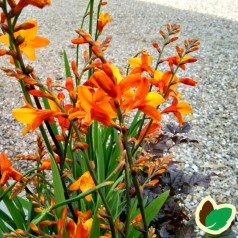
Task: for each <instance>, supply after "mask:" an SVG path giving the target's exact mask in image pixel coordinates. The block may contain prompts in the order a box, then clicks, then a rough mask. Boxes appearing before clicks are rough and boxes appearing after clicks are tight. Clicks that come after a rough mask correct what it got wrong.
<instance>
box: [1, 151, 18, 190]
mask: <svg viewBox="0 0 238 238" xmlns="http://www.w3.org/2000/svg"><path fill="white" fill-rule="evenodd" d="M0 172H1V178H0V186H4V185H5V183H6V182H7V180H8V179H10V178H13V179H14V180H16V181H20V180H21V178H22V174H21V173H20V172H18V171H17V170H16V169H14V168H13V167H12V162H11V161H10V160H9V159H8V158H7V155H6V154H5V153H4V152H2V153H0Z"/></svg>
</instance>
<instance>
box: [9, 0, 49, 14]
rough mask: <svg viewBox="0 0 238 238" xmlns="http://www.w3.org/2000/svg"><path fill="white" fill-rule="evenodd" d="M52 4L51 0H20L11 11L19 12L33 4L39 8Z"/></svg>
mask: <svg viewBox="0 0 238 238" xmlns="http://www.w3.org/2000/svg"><path fill="white" fill-rule="evenodd" d="M50 4H51V0H20V1H19V2H18V3H17V5H16V6H15V7H14V8H13V9H12V10H11V11H10V15H11V13H13V14H14V15H16V14H17V13H19V12H20V11H21V10H22V9H23V8H24V7H26V6H28V5H31V6H34V7H38V8H43V7H45V6H47V5H50Z"/></svg>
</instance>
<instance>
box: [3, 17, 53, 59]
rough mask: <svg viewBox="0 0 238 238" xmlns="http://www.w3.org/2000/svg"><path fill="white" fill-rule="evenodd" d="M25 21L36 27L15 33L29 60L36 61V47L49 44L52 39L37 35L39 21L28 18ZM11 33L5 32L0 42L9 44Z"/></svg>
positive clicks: (21, 49) (22, 50)
mask: <svg viewBox="0 0 238 238" xmlns="http://www.w3.org/2000/svg"><path fill="white" fill-rule="evenodd" d="M25 23H30V24H33V25H34V27H32V28H30V29H27V30H19V31H17V32H15V33H14V37H15V39H17V38H18V39H21V41H22V43H21V44H19V48H20V51H21V52H22V53H23V54H25V55H26V57H27V58H28V59H29V60H32V61H34V60H35V59H36V54H35V49H36V48H41V47H45V46H47V45H48V44H49V43H50V41H49V40H48V39H47V38H44V37H41V36H37V35H36V34H37V30H38V27H37V22H36V21H34V20H28V21H26V22H25ZM9 41H10V40H9V35H8V34H5V35H2V36H0V42H2V43H3V44H5V45H7V46H9V45H10V42H9Z"/></svg>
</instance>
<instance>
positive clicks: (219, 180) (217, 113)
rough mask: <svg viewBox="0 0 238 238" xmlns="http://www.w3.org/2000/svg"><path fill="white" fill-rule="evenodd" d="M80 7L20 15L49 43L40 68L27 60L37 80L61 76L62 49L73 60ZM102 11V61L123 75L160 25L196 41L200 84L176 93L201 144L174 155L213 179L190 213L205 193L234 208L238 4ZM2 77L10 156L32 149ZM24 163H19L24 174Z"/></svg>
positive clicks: (5, 147)
mask: <svg viewBox="0 0 238 238" xmlns="http://www.w3.org/2000/svg"><path fill="white" fill-rule="evenodd" d="M82 2H83V1H76V0H65V1H62V0H53V3H52V6H51V7H48V8H45V9H43V10H42V11H40V10H38V9H34V8H28V9H26V10H24V16H23V17H22V19H29V18H34V19H36V20H37V21H38V22H39V35H42V36H45V37H48V38H49V39H50V40H51V45H50V46H49V47H48V48H44V49H40V50H38V51H37V56H38V57H37V58H38V59H37V60H38V62H39V63H38V62H37V63H36V62H33V63H31V64H32V66H34V68H35V69H36V71H37V73H38V75H39V76H40V77H41V78H42V79H43V80H45V78H46V77H48V76H50V77H52V78H53V79H55V80H60V81H61V80H62V79H64V71H63V60H62V52H63V49H64V50H66V51H67V53H68V55H69V59H70V60H72V59H74V52H75V47H73V46H72V45H71V44H70V39H71V38H73V37H75V36H76V34H75V33H74V30H75V29H77V28H78V27H79V24H80V17H81V15H82V12H81V9H83V10H84V8H83V5H82V4H83V3H82ZM104 9H105V10H104V11H109V12H110V14H111V16H112V17H113V21H112V23H111V24H110V25H108V26H107V28H106V30H105V33H104V35H105V36H106V35H108V34H112V35H113V41H112V43H111V47H110V48H109V50H108V52H107V57H108V58H109V59H110V60H112V61H113V62H114V63H115V64H116V65H117V66H119V67H120V69H121V70H124V69H125V66H126V64H127V60H128V59H129V58H130V57H132V56H133V55H134V54H135V53H137V52H138V51H140V50H141V49H145V50H148V51H149V52H150V53H151V54H152V53H153V52H154V51H153V49H152V47H151V42H153V41H158V40H159V39H160V37H159V34H158V32H159V30H160V29H161V28H162V27H164V26H165V24H166V23H177V24H180V25H181V27H182V33H181V38H182V39H186V38H188V37H191V38H194V37H199V38H200V41H201V47H200V50H199V52H198V54H199V56H198V58H199V61H198V62H197V63H196V64H192V65H189V67H188V70H187V76H190V77H192V78H194V79H196V80H197V81H198V82H199V84H198V86H197V87H196V88H190V87H187V88H183V89H182V94H183V95H184V97H185V99H186V100H187V101H188V102H189V103H190V104H191V105H192V106H193V114H192V115H191V116H189V117H188V118H187V120H188V122H189V123H190V124H191V125H192V130H191V132H190V136H192V137H193V138H195V139H197V140H198V141H199V144H190V145H182V146H179V147H177V148H175V149H174V154H175V156H176V157H175V158H176V160H177V161H180V162H181V167H182V168H183V169H184V170H185V171H186V172H188V173H193V172H202V173H205V174H209V173H212V172H214V173H215V174H216V175H217V176H213V177H212V181H211V186H210V187H209V189H203V188H200V187H198V188H197V189H196V191H195V193H194V194H192V195H189V196H188V197H187V199H186V206H187V207H188V208H189V209H191V211H194V210H195V208H196V206H197V205H198V203H199V201H200V199H201V198H202V197H204V196H206V195H211V196H212V197H213V198H214V199H215V200H216V201H217V202H218V203H232V204H234V205H235V206H236V207H237V208H238V190H237V177H238V149H237V148H238V132H237V128H238V110H237V103H238V92H237V86H238V85H237V84H238V81H237V72H238V67H237V66H238V63H237V56H238V50H237V49H238V47H237V36H238V12H237V11H238V1H235V0H226V1H218V0H209V1H206V2H205V1H195V0H187V1H186V0H180V1H179V0H166V1H165V0H130V1H127V0H120V1H116V0H110V1H109V4H108V6H106V7H104ZM168 52H170V51H168ZM4 61H5V58H3V57H1V58H0V65H1V66H2V65H5V66H7V65H8V64H6V62H4ZM0 76H1V77H0V85H1V87H0V111H1V116H0V136H1V141H0V151H5V152H6V153H7V155H8V156H9V157H14V156H15V155H16V154H18V153H25V152H26V151H30V152H31V151H32V150H33V149H34V147H33V146H32V145H31V144H32V143H33V141H34V139H35V135H31V134H29V135H27V136H26V137H25V138H24V139H22V138H21V129H22V125H20V124H19V123H18V122H16V121H14V120H13V118H12V115H11V110H12V109H13V108H16V107H19V106H21V105H23V101H22V96H21V94H20V91H19V87H18V84H17V82H16V80H15V79H13V78H6V77H5V76H4V74H3V73H2V72H0ZM27 166H28V165H27V164H25V163H21V165H20V167H21V168H23V169H24V167H25V168H26V167H27ZM236 225H237V224H236ZM234 229H236V227H235V226H234ZM236 231H237V230H236ZM237 233H238V232H237Z"/></svg>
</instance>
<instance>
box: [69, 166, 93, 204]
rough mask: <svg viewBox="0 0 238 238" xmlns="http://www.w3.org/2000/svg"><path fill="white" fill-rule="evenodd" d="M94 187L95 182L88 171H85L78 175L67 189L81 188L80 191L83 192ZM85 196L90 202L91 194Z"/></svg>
mask: <svg viewBox="0 0 238 238" xmlns="http://www.w3.org/2000/svg"><path fill="white" fill-rule="evenodd" d="M94 187H95V183H94V181H93V179H92V177H91V175H90V173H89V171H86V172H85V173H84V174H83V175H82V176H81V177H79V179H78V180H77V181H75V182H74V183H72V184H71V185H70V187H69V190H70V191H75V190H81V191H82V192H85V191H87V190H89V189H91V188H94ZM85 198H86V200H87V201H88V202H91V200H92V194H89V195H87V196H86V197H85Z"/></svg>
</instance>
